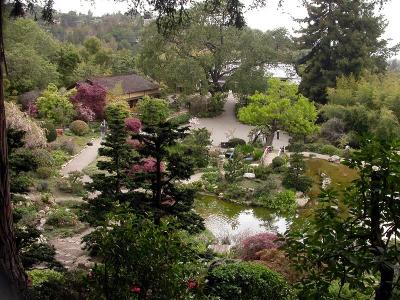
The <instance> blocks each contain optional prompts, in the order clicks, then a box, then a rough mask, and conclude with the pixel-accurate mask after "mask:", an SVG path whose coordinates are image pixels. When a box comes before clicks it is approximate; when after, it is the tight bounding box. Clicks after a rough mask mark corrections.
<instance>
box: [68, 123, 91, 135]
mask: <svg viewBox="0 0 400 300" xmlns="http://www.w3.org/2000/svg"><path fill="white" fill-rule="evenodd" d="M69 129H71V131H72V132H73V133H74V134H76V135H79V136H83V135H85V134H87V133H88V132H89V130H90V128H89V125H88V124H87V123H86V122H84V121H81V120H76V121H73V122H72V123H71V124H70V125H69Z"/></svg>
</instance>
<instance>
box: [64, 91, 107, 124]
mask: <svg viewBox="0 0 400 300" xmlns="http://www.w3.org/2000/svg"><path fill="white" fill-rule="evenodd" d="M106 95H107V90H106V89H105V88H104V87H102V86H101V85H99V84H95V83H94V84H89V83H82V84H80V85H79V87H78V90H77V93H76V94H75V95H74V96H72V97H71V100H72V102H73V103H75V105H82V106H84V107H86V108H88V109H90V110H91V111H93V112H94V114H95V116H96V119H97V120H99V119H102V118H103V117H104V107H105V106H106Z"/></svg>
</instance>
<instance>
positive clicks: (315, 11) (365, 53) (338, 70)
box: [297, 0, 391, 103]
mask: <svg viewBox="0 0 400 300" xmlns="http://www.w3.org/2000/svg"><path fill="white" fill-rule="evenodd" d="M381 2H386V1H376V0H307V1H305V6H306V8H307V12H308V16H307V17H306V18H304V19H301V20H299V22H300V23H302V24H305V26H304V27H303V28H302V29H301V30H300V31H299V32H300V33H301V36H300V38H299V39H298V42H299V44H300V49H302V50H306V51H307V52H308V53H307V54H306V55H305V56H303V57H302V58H301V59H300V60H299V61H298V63H297V70H298V72H299V73H300V75H301V77H302V81H301V84H300V87H299V90H300V92H301V93H302V94H303V95H305V96H306V97H308V98H311V99H313V100H314V101H317V102H320V103H325V102H326V100H327V95H326V89H327V88H329V87H334V86H335V84H336V78H337V77H338V76H341V75H350V74H353V75H354V76H356V77H358V76H359V75H360V74H361V72H362V71H363V70H365V69H367V70H369V71H372V72H382V71H384V70H385V69H386V67H387V63H386V60H387V57H388V55H389V54H390V52H391V51H389V49H388V48H387V41H386V40H385V39H382V38H381V36H382V34H383V32H384V30H385V27H386V23H385V21H384V19H383V17H382V16H380V15H375V11H376V9H377V8H378V7H377V6H378V5H380V3H381Z"/></svg>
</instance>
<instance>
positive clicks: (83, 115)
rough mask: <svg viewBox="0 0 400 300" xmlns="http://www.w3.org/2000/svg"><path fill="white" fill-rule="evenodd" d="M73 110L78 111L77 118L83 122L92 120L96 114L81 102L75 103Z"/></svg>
mask: <svg viewBox="0 0 400 300" xmlns="http://www.w3.org/2000/svg"><path fill="white" fill-rule="evenodd" d="M75 110H76V112H77V113H78V119H79V120H82V121H85V122H92V121H94V120H95V118H96V114H95V113H94V112H93V110H91V109H90V108H89V107H87V106H85V105H83V104H82V103H76V104H75Z"/></svg>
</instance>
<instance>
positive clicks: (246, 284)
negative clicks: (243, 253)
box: [206, 262, 291, 300]
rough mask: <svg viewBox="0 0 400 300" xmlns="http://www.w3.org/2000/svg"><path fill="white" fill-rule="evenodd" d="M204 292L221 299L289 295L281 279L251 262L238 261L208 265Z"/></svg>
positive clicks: (264, 299)
mask: <svg viewBox="0 0 400 300" xmlns="http://www.w3.org/2000/svg"><path fill="white" fill-rule="evenodd" d="M207 279H208V284H207V285H208V286H207V288H206V290H207V294H208V295H210V296H216V297H219V298H220V299H222V300H225V299H226V300H249V299H251V300H269V299H271V300H273V299H274V300H275V299H276V300H278V299H279V300H284V299H291V291H290V288H289V286H288V284H287V282H286V281H285V279H284V278H283V277H282V276H281V275H279V274H278V273H275V272H274V271H272V270H270V269H268V268H266V267H264V266H262V265H259V264H255V263H248V262H238V263H231V264H226V265H222V266H217V267H215V268H212V269H211V270H210V271H209V273H208V275H207Z"/></svg>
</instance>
